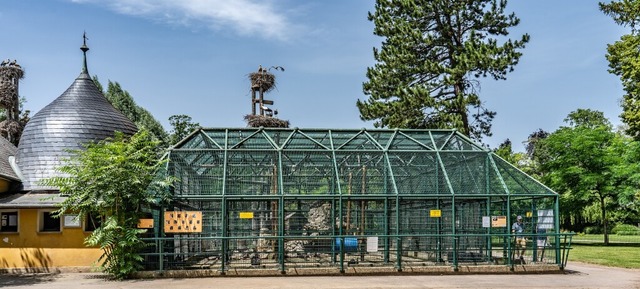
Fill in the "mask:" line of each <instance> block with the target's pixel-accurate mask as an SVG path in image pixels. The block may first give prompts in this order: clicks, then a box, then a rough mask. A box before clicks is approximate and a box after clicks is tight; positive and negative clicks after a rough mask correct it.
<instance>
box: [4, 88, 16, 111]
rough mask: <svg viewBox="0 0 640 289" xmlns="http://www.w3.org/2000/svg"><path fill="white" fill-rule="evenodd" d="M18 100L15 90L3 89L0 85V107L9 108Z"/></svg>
mask: <svg viewBox="0 0 640 289" xmlns="http://www.w3.org/2000/svg"><path fill="white" fill-rule="evenodd" d="M17 102H18V97H17V96H16V94H15V90H8V91H5V90H4V89H2V87H0V107H3V108H11V107H13V106H14V105H15V104H16V103H17Z"/></svg>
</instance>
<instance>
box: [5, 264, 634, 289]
mask: <svg viewBox="0 0 640 289" xmlns="http://www.w3.org/2000/svg"><path fill="white" fill-rule="evenodd" d="M0 287H3V288H29V289H31V288H34V289H38V288H43V289H44V288H46V289H75V288H78V289H79V288H82V289H88V288H127V289H128V288H145V289H161V288H171V289H179V288H233V289H240V288H260V289H270V288H295V289H311V288H334V289H338V288H345V289H352V288H475V289H480V288H517V287H520V288H527V289H533V288H544V289H550V288H637V289H640V270H638V269H632V270H631V269H619V268H610V267H603V266H596V265H589V264H584V263H577V262H569V264H568V266H567V270H566V273H565V274H540V275H538V274H521V275H516V274H507V275H441V276H433V275H400V276H398V275H394V276H344V277H342V276H326V277H245V278H242V277H213V278H196V279H153V280H128V281H121V282H117V281H107V280H105V279H104V278H103V276H102V275H99V274H91V273H62V274H56V275H31V276H28V275H23V276H7V275H0Z"/></svg>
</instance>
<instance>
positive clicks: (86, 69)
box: [80, 31, 89, 74]
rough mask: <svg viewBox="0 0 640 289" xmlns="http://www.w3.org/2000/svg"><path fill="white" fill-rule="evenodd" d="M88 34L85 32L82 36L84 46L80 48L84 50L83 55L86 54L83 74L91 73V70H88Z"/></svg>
mask: <svg viewBox="0 0 640 289" xmlns="http://www.w3.org/2000/svg"><path fill="white" fill-rule="evenodd" d="M87 39H88V38H87V32H86V31H85V32H84V33H83V34H82V46H81V47H80V50H82V53H83V54H84V66H82V72H83V73H87V74H88V73H89V69H88V68H87V51H89V47H88V46H87Z"/></svg>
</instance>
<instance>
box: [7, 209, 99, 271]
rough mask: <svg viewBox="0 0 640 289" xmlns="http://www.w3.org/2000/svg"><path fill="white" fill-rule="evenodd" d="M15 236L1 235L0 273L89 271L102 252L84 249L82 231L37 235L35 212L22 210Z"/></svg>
mask: <svg viewBox="0 0 640 289" xmlns="http://www.w3.org/2000/svg"><path fill="white" fill-rule="evenodd" d="M18 222H19V223H18V231H19V232H18V233H11V232H5V233H1V232H0V269H10V268H40V269H41V270H43V271H48V269H52V268H59V267H88V266H93V264H94V263H95V262H96V261H97V260H98V258H99V257H100V255H102V251H101V250H100V249H99V248H87V247H86V246H85V245H84V238H85V237H86V236H88V235H89V234H90V233H88V232H84V231H83V228H81V227H80V228H65V227H64V226H62V228H61V229H62V230H61V232H43V233H40V232H38V209H21V210H19V213H18Z"/></svg>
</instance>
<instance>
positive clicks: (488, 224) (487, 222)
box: [482, 216, 491, 228]
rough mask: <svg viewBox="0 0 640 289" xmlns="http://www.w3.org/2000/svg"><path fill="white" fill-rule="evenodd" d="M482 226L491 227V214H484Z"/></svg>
mask: <svg viewBox="0 0 640 289" xmlns="http://www.w3.org/2000/svg"><path fill="white" fill-rule="evenodd" d="M482 227H483V228H489V227H491V217H489V216H482Z"/></svg>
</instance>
